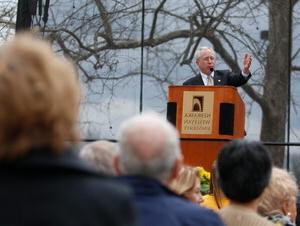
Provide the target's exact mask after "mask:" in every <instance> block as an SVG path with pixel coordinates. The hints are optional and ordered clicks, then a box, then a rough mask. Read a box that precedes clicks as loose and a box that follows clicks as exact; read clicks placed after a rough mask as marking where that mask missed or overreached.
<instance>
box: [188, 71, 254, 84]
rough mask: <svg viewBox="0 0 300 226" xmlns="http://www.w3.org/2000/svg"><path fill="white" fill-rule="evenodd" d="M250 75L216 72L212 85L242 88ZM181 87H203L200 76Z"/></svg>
mask: <svg viewBox="0 0 300 226" xmlns="http://www.w3.org/2000/svg"><path fill="white" fill-rule="evenodd" d="M250 77H251V73H250V74H249V75H248V76H247V77H245V76H243V75H242V74H241V73H239V74H235V73H233V72H230V71H229V70H216V71H215V72H214V85H215V86H235V87H238V86H242V85H244V84H245V83H247V81H248V80H249V79H250ZM183 85H202V86H203V85H204V82H203V81H202V77H201V74H198V75H196V76H194V77H192V78H190V79H188V80H186V81H185V82H184V83H183Z"/></svg>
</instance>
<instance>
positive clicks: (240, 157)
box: [217, 140, 272, 203]
mask: <svg viewBox="0 0 300 226" xmlns="http://www.w3.org/2000/svg"><path fill="white" fill-rule="evenodd" d="M271 169H272V162H271V157H270V155H269V153H268V151H267V150H266V148H265V147H264V146H263V145H262V144H261V143H260V142H256V141H246V140H234V141H231V142H229V143H228V144H226V145H224V147H223V148H222V150H221V151H220V153H219V155H218V159H217V176H218V181H219V184H220V186H221V189H222V190H223V192H224V194H225V195H226V197H227V198H229V199H230V200H231V201H235V202H237V203H250V202H252V201H254V200H256V199H257V198H258V197H260V195H261V194H262V193H263V191H264V189H265V187H266V186H267V185H268V183H269V179H270V175H271Z"/></svg>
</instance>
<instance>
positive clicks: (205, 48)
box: [195, 46, 216, 61]
mask: <svg viewBox="0 0 300 226" xmlns="http://www.w3.org/2000/svg"><path fill="white" fill-rule="evenodd" d="M204 50H210V51H211V52H212V53H213V55H214V57H216V52H215V51H214V49H213V48H210V47H207V46H202V47H200V48H199V49H197V50H196V52H195V60H196V61H197V60H198V59H199V58H201V57H202V55H203V51H204Z"/></svg>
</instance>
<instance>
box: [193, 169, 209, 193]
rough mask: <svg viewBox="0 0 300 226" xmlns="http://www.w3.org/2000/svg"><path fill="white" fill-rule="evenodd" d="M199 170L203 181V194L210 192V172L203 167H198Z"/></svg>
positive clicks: (201, 181)
mask: <svg viewBox="0 0 300 226" xmlns="http://www.w3.org/2000/svg"><path fill="white" fill-rule="evenodd" d="M196 168H197V170H198V176H199V178H200V183H201V192H202V193H203V194H207V193H208V192H209V186H210V172H208V171H206V170H205V169H204V168H203V167H201V166H198V167H196Z"/></svg>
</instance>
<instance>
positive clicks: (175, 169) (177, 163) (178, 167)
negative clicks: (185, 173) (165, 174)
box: [169, 155, 183, 182]
mask: <svg viewBox="0 0 300 226" xmlns="http://www.w3.org/2000/svg"><path fill="white" fill-rule="evenodd" d="M182 165H183V156H182V155H180V156H179V157H178V158H177V159H176V160H175V163H174V166H173V169H172V172H171V176H170V179H169V182H171V181H172V180H174V179H175V178H176V177H177V176H178V174H179V172H180V170H181V168H182Z"/></svg>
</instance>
